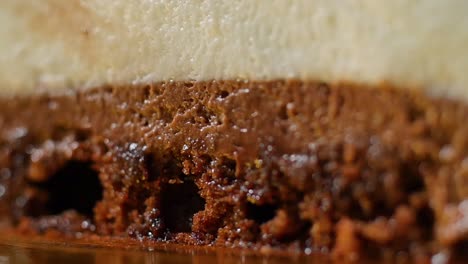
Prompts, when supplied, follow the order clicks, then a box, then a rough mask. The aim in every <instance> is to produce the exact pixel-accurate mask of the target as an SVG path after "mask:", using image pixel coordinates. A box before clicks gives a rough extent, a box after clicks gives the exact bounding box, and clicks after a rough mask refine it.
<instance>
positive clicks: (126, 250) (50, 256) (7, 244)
mask: <svg viewBox="0 0 468 264" xmlns="http://www.w3.org/2000/svg"><path fill="white" fill-rule="evenodd" d="M113 243H120V242H113ZM122 243H123V242H122ZM114 245H116V244H114ZM326 262H327V261H326V260H325V259H323V257H322V258H317V257H310V256H309V257H304V256H299V255H296V256H289V257H286V256H258V255H257V256H256V255H253V254H252V253H249V252H238V251H233V250H226V249H211V250H210V249H208V250H206V249H205V250H202V249H195V248H189V247H184V248H170V247H168V246H167V245H166V246H164V245H161V246H160V247H158V248H150V249H142V248H139V247H137V246H134V245H122V244H120V245H117V248H115V247H113V248H110V247H109V244H108V245H107V246H103V245H95V244H93V243H80V244H77V243H70V242H67V241H60V242H56V241H55V242H51V241H43V240H41V241H38V240H33V241H31V239H27V238H18V237H10V236H8V235H6V236H5V235H2V237H0V264H4V263H117V264H120V263H200V264H201V263H247V264H248V263H262V264H268V263H272V264H274V263H326Z"/></svg>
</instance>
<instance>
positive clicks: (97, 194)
mask: <svg viewBox="0 0 468 264" xmlns="http://www.w3.org/2000/svg"><path fill="white" fill-rule="evenodd" d="M33 186H34V187H35V188H37V189H39V190H41V191H42V192H43V193H46V195H47V199H46V202H45V204H44V206H43V211H44V212H43V213H42V215H56V214H60V213H62V212H64V211H67V210H75V211H77V212H78V213H80V214H82V215H85V216H92V215H93V209H94V206H95V204H96V202H98V201H99V200H101V199H102V192H103V188H102V185H101V182H100V181H99V177H98V173H97V172H96V171H95V170H94V169H93V167H92V163H91V162H83V161H73V160H72V161H69V162H68V163H67V164H66V165H65V166H64V167H63V168H61V169H60V170H58V171H57V172H56V173H55V174H54V175H53V176H52V177H50V180H48V181H46V182H43V183H36V184H34V185H33Z"/></svg>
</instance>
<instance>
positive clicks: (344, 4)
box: [0, 0, 468, 100]
mask: <svg viewBox="0 0 468 264" xmlns="http://www.w3.org/2000/svg"><path fill="white" fill-rule="evenodd" d="M466 10H468V1H464V0H446V1H440V0H414V1H407V0H392V1H375V0H359V1H358V0H350V1H341V0H315V1H310V0H297V1H283V0H259V1H251V0H239V1H235V2H233V1H218V0H216V1H215V0H204V1H203V0H198V1H196V0H187V1H173V0H167V1H164V0H159V1H158V0H134V1H127V0H68V1H62V0H41V1H37V0H2V1H0V62H1V63H0V87H1V88H0V94H3V95H5V94H26V93H37V92H39V91H44V90H46V91H49V92H63V91H64V90H66V89H69V88H77V89H78V88H79V89H81V88H87V87H93V86H97V85H102V84H106V83H119V84H124V83H134V82H153V81H165V80H170V79H173V80H209V79H237V78H241V79H256V80H265V79H277V78H299V79H303V80H324V81H331V82H335V81H353V82H364V83H369V84H373V83H380V82H382V81H388V82H391V83H394V84H396V85H400V86H405V87H418V88H422V89H427V91H428V92H429V93H432V94H438V95H443V96H451V97H458V98H460V97H461V98H465V99H467V100H468V73H467V72H466V71H467V70H468V16H467V15H466ZM64 88H65V89H64Z"/></svg>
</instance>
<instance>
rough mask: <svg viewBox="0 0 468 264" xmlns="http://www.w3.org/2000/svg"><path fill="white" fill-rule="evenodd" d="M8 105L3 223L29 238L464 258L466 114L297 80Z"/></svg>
mask: <svg viewBox="0 0 468 264" xmlns="http://www.w3.org/2000/svg"><path fill="white" fill-rule="evenodd" d="M0 100H2V101H1V104H0V113H1V114H0V125H1V127H2V131H1V137H0V167H1V168H2V170H1V171H0V174H1V184H2V186H4V187H5V188H4V190H5V192H4V194H3V195H2V196H1V197H0V199H1V200H0V204H1V206H0V209H1V211H2V215H11V219H10V220H11V222H12V223H13V225H14V226H15V227H16V229H17V230H19V231H21V232H33V233H38V234H44V233H47V232H51V230H53V231H54V232H56V231H58V232H59V233H61V234H63V235H70V236H76V235H77V234H78V233H79V234H80V235H83V234H84V235H86V234H99V235H103V236H104V235H105V236H119V237H121V236H123V237H129V238H136V239H141V240H154V241H170V242H174V243H183V244H197V245H216V246H228V247H231V246H234V247H248V248H258V249H261V250H264V251H268V248H280V249H283V250H294V251H297V250H300V251H303V252H306V253H310V252H327V251H328V252H331V253H332V254H333V256H335V257H337V258H354V257H356V256H358V255H363V254H369V253H372V254H374V255H376V256H387V255H388V253H389V252H393V253H396V252H399V251H404V252H408V253H409V254H410V255H412V256H417V257H418V256H419V257H421V256H424V257H428V256H429V255H430V254H433V253H436V252H439V251H441V250H449V251H451V252H452V253H453V254H458V253H460V252H459V251H460V250H458V249H459V248H460V247H463V245H464V243H466V238H467V234H468V227H466V226H464V225H463V223H464V222H465V221H466V217H467V216H466V215H465V204H466V202H465V199H466V197H467V195H468V192H467V191H466V184H465V181H466V178H467V177H468V159H467V156H468V155H467V154H468V153H467V149H468V122H467V121H468V120H467V117H468V107H467V106H466V105H465V104H463V103H460V102H456V101H453V100H452V101H451V100H445V99H433V98H430V97H427V96H424V95H422V94H419V93H416V92H409V91H403V90H401V89H394V88H392V87H379V88H375V87H374V88H370V87H366V86H362V85H351V84H340V85H327V84H325V83H318V82H301V81H294V80H288V81H282V80H278V81H268V82H248V81H213V82H211V81H210V82H208V81H207V82H165V83H155V84H152V85H141V86H137V87H135V86H122V87H113V86H105V87H100V88H96V89H92V90H85V91H76V92H74V93H72V94H68V95H50V96H49V95H41V96H37V97H30V98H26V97H20V98H17V99H15V100H9V99H8V100H7V99H0ZM77 168H80V169H77Z"/></svg>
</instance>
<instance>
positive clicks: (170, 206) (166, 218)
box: [161, 179, 205, 233]
mask: <svg viewBox="0 0 468 264" xmlns="http://www.w3.org/2000/svg"><path fill="white" fill-rule="evenodd" d="M204 208H205V200H204V199H203V198H202V197H201V196H200V194H199V188H198V187H197V185H196V184H195V183H194V182H193V180H192V179H184V180H183V182H175V183H171V182H167V183H165V184H164V186H163V187H162V193H161V215H162V220H163V222H164V224H165V226H166V228H167V229H168V231H169V232H171V233H186V232H191V231H192V219H193V216H194V215H195V214H196V213H197V212H199V211H201V210H203V209H204Z"/></svg>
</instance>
